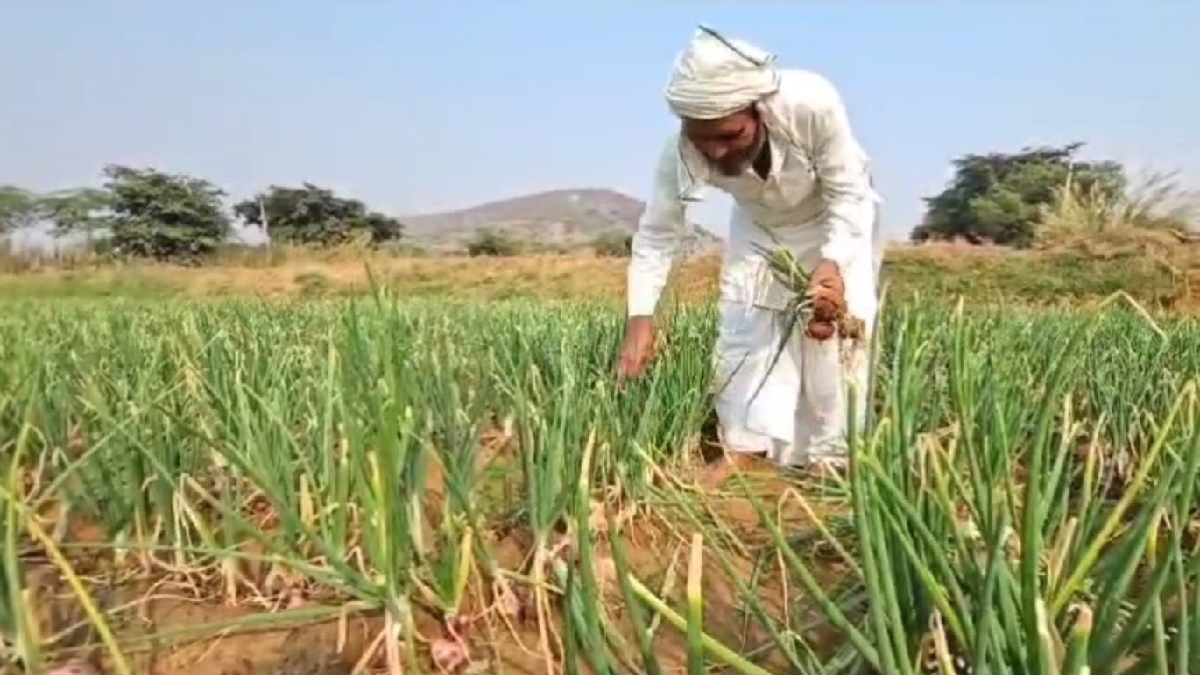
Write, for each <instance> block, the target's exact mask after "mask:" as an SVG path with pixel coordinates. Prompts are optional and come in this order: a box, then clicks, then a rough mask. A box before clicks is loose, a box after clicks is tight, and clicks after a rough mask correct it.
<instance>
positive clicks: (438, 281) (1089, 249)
mask: <svg viewBox="0 0 1200 675" xmlns="http://www.w3.org/2000/svg"><path fill="white" fill-rule="evenodd" d="M9 262H10V263H11V264H3V263H4V261H0V295H7V296H34V297H84V298H86V297H97V296H130V297H162V296H179V295H186V296H192V297H224V296H231V295H232V296H258V297H263V298H270V299H290V298H322V297H337V296H342V295H347V294H355V293H360V292H362V291H364V290H366V289H368V288H369V287H370V285H371V284H372V283H375V284H383V285H387V286H388V287H390V288H393V289H395V290H397V291H399V292H401V293H403V294H404V295H406V296H421V297H447V298H465V299H490V300H498V299H507V298H516V297H521V298H536V299H546V300H598V301H605V300H607V301H613V302H620V301H621V300H622V298H623V296H624V292H625V275H626V267H627V264H628V261H627V260H624V259H617V258H604V257H596V256H593V255H588V254H579V255H545V256H520V257H512V258H470V257H465V256H463V257H420V256H413V255H402V254H394V253H393V254H389V253H379V252H368V251H363V250H353V249H343V250H333V251H298V250H288V249H282V250H276V251H273V252H272V253H271V254H269V255H264V254H263V253H253V254H246V253H243V254H240V255H238V256H229V257H227V258H225V259H223V260H221V261H220V262H218V263H216V264H213V265H209V266H205V267H201V268H186V267H178V266H173V265H162V264H149V263H147V264H137V265H115V264H109V263H100V262H97V261H95V260H87V259H79V260H71V261H69V262H62V261H59V262H53V261H50V262H43V263H41V264H38V265H29V264H28V263H20V264H18V263H15V262H12V261H9ZM884 267H885V270H884V274H885V278H886V281H887V283H888V285H889V292H890V293H892V294H893V295H911V294H920V295H921V296H922V297H925V298H928V299H931V300H939V299H944V300H953V299H955V298H957V297H959V296H968V297H970V298H971V299H972V301H976V302H987V301H991V300H996V301H1020V302H1026V303H1032V304H1038V305H1045V304H1062V303H1068V304H1072V303H1079V302H1087V301H1089V300H1093V299H1097V298H1104V297H1107V296H1108V295H1110V294H1112V293H1113V292H1115V291H1118V290H1124V291H1126V292H1128V293H1130V294H1131V295H1133V296H1134V297H1136V298H1137V299H1138V300H1139V301H1142V302H1145V303H1147V304H1149V305H1154V306H1159V307H1165V308H1172V307H1181V306H1195V305H1196V304H1200V303H1197V297H1198V296H1197V295H1196V293H1197V291H1193V290H1192V289H1193V288H1200V244H1187V243H1181V242H1180V241H1179V240H1178V239H1176V238H1175V237H1173V236H1172V235H1171V233H1170V231H1169V230H1166V229H1134V228H1128V227H1110V228H1107V229H1104V230H1103V231H1094V232H1091V233H1089V234H1079V235H1076V236H1070V237H1068V236H1057V237H1055V238H1053V239H1049V240H1046V241H1043V242H1041V243H1040V245H1039V247H1038V248H1036V249H1035V250H1031V251H1013V250H1008V249H1001V248H993V247H980V246H971V245H968V244H954V243H944V244H926V245H921V246H909V245H895V246H892V247H891V248H890V249H889V251H888V253H887V257H886V261H885V266H884ZM719 270H720V260H719V257H718V256H717V255H710V256H706V257H702V258H696V259H693V260H690V261H687V262H685V263H684V264H683V265H682V266H681V267H680V268H679V269H678V270H677V271H676V274H675V277H674V279H673V280H672V282H671V284H670V286H669V291H668V292H669V293H670V294H671V295H672V296H673V297H674V298H675V299H677V300H681V301H686V302H693V301H706V300H711V299H712V298H714V297H715V295H716V291H717V287H718V276H719Z"/></svg>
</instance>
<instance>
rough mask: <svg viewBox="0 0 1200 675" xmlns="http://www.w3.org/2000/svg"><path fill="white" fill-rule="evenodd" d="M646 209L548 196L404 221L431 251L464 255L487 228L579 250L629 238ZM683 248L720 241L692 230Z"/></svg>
mask: <svg viewBox="0 0 1200 675" xmlns="http://www.w3.org/2000/svg"><path fill="white" fill-rule="evenodd" d="M644 208H645V204H643V203H642V202H641V201H638V200H637V199H634V198H633V197H630V196H628V195H624V194H621V193H620V192H616V191H614V190H602V189H595V188H584V189H578V190H551V191H548V192H539V193H537V194H532V195H525V196H522V197H515V198H512V199H505V200H501V201H495V202H488V203H486V204H480V205H478V206H474V207H471V208H469V209H463V210H461V211H449V212H446V213H432V214H423V215H413V216H404V217H402V218H401V220H402V221H403V222H404V224H405V227H406V238H407V239H408V240H409V241H410V242H412V243H414V244H416V245H418V246H421V247H424V248H428V249H433V250H455V249H462V248H464V247H465V246H466V243H467V242H468V241H470V240H471V239H472V238H473V237H474V236H475V235H476V234H477V233H478V232H479V231H480V230H482V229H485V228H490V229H494V230H500V231H503V232H506V233H508V234H511V235H513V236H515V237H517V238H519V239H522V240H524V241H528V242H532V243H535V244H537V245H538V246H542V247H561V248H577V247H583V246H587V245H589V244H590V243H591V242H593V241H595V240H596V238H597V237H599V236H601V235H604V234H609V233H612V232H624V233H630V232H633V230H634V228H635V227H636V225H637V220H638V217H639V216H641V214H642V211H643V210H644ZM691 229H692V233H691V234H690V235H689V240H688V242H687V248H688V249H689V250H700V249H706V248H710V247H711V246H713V245H714V244H716V243H718V240H717V239H716V238H714V237H712V236H710V235H708V234H707V233H705V232H702V231H700V230H698V229H697V228H691Z"/></svg>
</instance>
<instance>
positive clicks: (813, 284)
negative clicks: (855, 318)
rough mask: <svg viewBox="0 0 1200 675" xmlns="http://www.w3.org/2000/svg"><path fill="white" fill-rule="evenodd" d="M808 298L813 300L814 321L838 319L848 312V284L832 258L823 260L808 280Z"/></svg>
mask: <svg viewBox="0 0 1200 675" xmlns="http://www.w3.org/2000/svg"><path fill="white" fill-rule="evenodd" d="M808 299H809V301H811V302H812V308H813V312H812V318H813V321H820V322H829V321H834V322H836V321H838V320H840V319H841V318H842V315H843V314H845V313H846V284H845V282H843V281H842V271H841V270H840V269H839V268H838V265H837V263H835V262H834V261H832V260H822V261H821V262H819V263H817V266H816V267H815V268H813V271H812V276H811V277H809V280H808Z"/></svg>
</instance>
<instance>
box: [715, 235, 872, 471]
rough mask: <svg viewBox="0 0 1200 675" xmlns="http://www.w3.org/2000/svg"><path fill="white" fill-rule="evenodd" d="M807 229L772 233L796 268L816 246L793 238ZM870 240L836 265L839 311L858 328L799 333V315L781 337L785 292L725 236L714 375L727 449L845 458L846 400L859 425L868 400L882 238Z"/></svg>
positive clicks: (811, 262) (784, 457) (809, 263)
mask: <svg viewBox="0 0 1200 675" xmlns="http://www.w3.org/2000/svg"><path fill="white" fill-rule="evenodd" d="M738 217H739V216H737V215H735V221H736V220H737V218H738ZM740 217H742V218H744V217H745V215H744V214H740ZM876 227H878V220H876ZM743 231H744V230H743ZM807 232H811V230H807V231H806V230H805V229H804V228H797V234H798V235H799V236H800V238H801V239H800V240H798V241H797V240H796V238H793V241H792V242H788V241H787V237H786V233H785V232H780V234H781V235H782V236H781V237H780V238H781V240H782V241H781V243H782V244H783V245H786V246H788V247H789V248H791V249H792V251H793V253H795V254H796V256H797V258H798V259H799V260H800V263H801V264H802V265H804V267H805V269H812V268H813V266H815V265H816V262H817V260H816V259H814V256H816V255H817V253H816V247H815V246H811V245H809V242H806V241H804V240H803V239H802V238H803V237H805V236H806V234H807ZM873 239H876V241H877V238H875V237H873ZM874 249H875V250H874V251H872V253H871V255H864V256H863V257H862V258H861V259H860V262H857V263H855V264H853V265H851V266H850V267H849V268H847V269H844V270H842V278H843V281H844V282H845V287H846V305H847V311H848V313H849V314H850V315H852V316H854V317H856V318H859V319H861V320H862V321H863V323H864V326H865V330H864V337H863V338H862V339H858V340H846V339H842V338H841V337H840V336H835V337H834V338H831V339H829V340H824V341H818V340H814V339H812V338H809V337H808V336H806V335H804V325H803V323H797V324H796V325H795V326H792V327H790V332H789V333H787V334H786V342H785V340H784V338H785V332H784V331H786V330H788V329H789V327H788V326H787V325H785V324H786V321H787V319H786V317H785V316H784V314H783V312H782V309H783V306H784V303H786V301H787V295H786V292H785V291H783V289H781V288H779V287H778V284H776V283H775V282H774V280H773V279H772V278H771V276H770V271H769V270H768V269H767V268H766V263H765V261H764V260H763V259H762V256H761V254H759V253H758V252H757V251H755V250H754V249H753V248H752V247H751V246H747V245H745V243H741V244H740V245H739V242H735V241H731V242H730V247H729V250H728V252H727V254H726V259H725V263H724V267H723V270H722V278H721V301H720V305H719V308H720V328H719V333H718V336H717V344H716V354H715V362H716V363H715V366H716V368H715V376H716V377H715V382H714V387H715V404H716V412H717V417H718V421H719V423H720V427H721V434H722V441H723V443H724V445H725V446H726V448H727V449H728V450H730V451H733V452H753V453H764V452H765V453H767V454H768V455H769V456H770V457H771V458H772V459H773V460H775V461H776V462H778V463H780V464H784V465H789V466H796V465H803V464H806V463H808V462H810V461H812V460H815V459H821V460H835V461H836V460H841V459H843V458H845V456H846V447H847V438H848V436H847V433H848V431H858V430H859V429H854V430H850V429H849V428H848V422H849V419H850V411H851V406H854V408H853V409H854V411H855V413H854V418H855V420H857V421H858V423H859V425H861V421H862V420H864V419H865V417H866V411H867V405H868V395H869V391H868V388H869V382H870V366H871V363H870V362H871V356H870V337H871V335H872V334H873V333H874V325H875V315H876V313H877V308H878V276H879V267H880V263H881V258H882V256H881V255H880V251H881V247H879V246H878V244H876V245H875V247H874ZM781 345H782V349H781ZM860 428H861V427H860Z"/></svg>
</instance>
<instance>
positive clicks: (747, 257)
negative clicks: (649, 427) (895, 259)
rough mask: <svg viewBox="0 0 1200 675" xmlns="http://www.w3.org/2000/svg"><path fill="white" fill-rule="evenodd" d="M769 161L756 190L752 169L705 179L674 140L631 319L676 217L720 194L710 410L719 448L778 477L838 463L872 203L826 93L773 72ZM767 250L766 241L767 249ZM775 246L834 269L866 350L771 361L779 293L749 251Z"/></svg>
mask: <svg viewBox="0 0 1200 675" xmlns="http://www.w3.org/2000/svg"><path fill="white" fill-rule="evenodd" d="M758 107H759V110H760V111H761V112H762V113H763V118H764V121H765V122H766V127H767V131H768V142H769V143H770V147H771V162H772V164H771V171H770V173H769V174H768V178H767V179H766V180H765V181H764V180H762V179H760V178H759V177H758V176H757V175H756V174H755V173H754V172H753V170H752V169H747V171H746V172H745V173H744V174H743V175H741V176H736V177H728V176H724V175H721V174H720V173H719V172H716V171H713V170H711V169H710V168H709V166H708V164H707V162H706V161H705V160H704V159H703V157H702V156H701V155H700V154H699V153H698V152H697V151H696V149H695V148H694V147H692V146H691V144H690V143H688V142H687V141H686V140H684V139H682V138H681V137H679V136H678V135H676V136H673V137H672V138H671V139H669V140H668V142H667V145H666V148H665V149H664V151H663V154H662V157H661V158H660V160H659V164H658V170H657V172H656V175H655V181H654V189H653V192H652V193H651V196H650V199H649V200H648V203H647V206H646V211H645V213H644V214H643V215H642V218H641V221H640V223H639V225H638V230H637V232H636V233H635V235H634V237H633V259H632V261H631V262H630V266H629V279H628V301H629V306H628V311H629V315H630V316H647V315H652V314H653V313H654V310H655V307H656V305H657V304H658V300H659V297H660V296H661V294H662V290H663V287H664V286H665V285H666V281H667V277H668V276H669V273H670V270H671V266H672V264H673V263H674V259H675V254H676V252H677V250H678V246H679V241H680V234H681V233H682V230H683V227H684V223H685V212H686V204H687V203H689V202H694V201H696V200H697V199H698V198H699V196H700V195H699V193H700V191H701V190H702V189H703V188H705V187H709V186H711V187H714V188H717V189H720V190H724V191H725V192H728V193H729V194H730V195H731V196H732V197H733V198H734V200H735V202H736V206H735V207H734V209H733V215H732V218H731V219H730V224H729V239H728V241H727V243H726V246H725V255H724V261H723V264H722V269H721V280H720V292H721V298H720V333H719V335H718V338H717V346H716V354H715V363H716V385H717V387H718V389H717V393H716V409H717V415H718V418H719V421H720V426H721V430H722V434H723V439H724V442H725V444H726V446H727V447H728V448H729V449H730V450H733V451H742V452H768V453H770V454H771V455H772V456H773V457H774V458H775V459H776V460H777V461H779V462H781V463H785V464H800V463H804V462H805V461H808V460H810V459H812V458H814V457H818V456H820V457H831V458H832V457H840V456H842V455H843V454H844V452H845V450H844V448H845V436H846V419H847V408H848V403H849V400H850V399H849V397H850V396H853V397H854V399H855V405H856V406H857V410H858V414H857V417H858V419H862V418H863V415H864V412H863V411H864V410H865V405H866V396H867V382H868V376H869V371H868V368H869V360H870V359H869V346H868V343H869V336H870V335H871V334H872V332H873V327H874V323H875V315H876V313H877V309H878V295H877V293H878V278H879V267H880V263H881V261H882V257H883V256H882V242H881V241H880V240H879V236H878V207H879V201H880V200H879V197H878V195H877V194H876V192H875V190H874V189H873V188H872V185H871V177H870V174H869V171H868V161H867V156H866V154H865V153H864V152H863V150H862V148H861V147H860V145H859V144H858V142H857V141H856V139H855V138H854V135H853V133H852V132H851V129H850V124H849V120H848V117H847V114H846V111H845V108H844V106H843V104H842V101H841V97H840V96H839V95H838V93H837V91H836V89H835V88H834V87H833V85H832V84H831V83H829V81H828V80H826V79H824V78H822V77H821V76H819V75H816V74H814V73H810V72H806V71H801V70H781V71H780V87H779V91H778V92H777V93H776V94H774V95H772V96H769V97H768V98H766V99H765V100H763V101H762V102H760V103H759V105H758ZM773 239H774V241H772V240H773ZM756 244H757V245H761V246H766V247H768V248H770V247H774V246H780V245H783V246H787V247H789V248H790V249H791V250H792V252H793V253H794V254H795V255H796V257H797V258H798V259H799V261H800V263H801V264H802V265H804V266H805V268H806V269H812V268H813V267H814V266H815V265H816V263H817V262H818V261H819V260H821V259H829V260H833V261H835V262H836V263H837V264H838V266H839V268H840V269H841V271H842V277H843V279H844V281H845V286H846V303H847V307H848V311H849V313H850V314H852V315H853V316H855V317H858V318H859V319H862V320H863V322H864V323H865V325H866V329H867V330H866V334H867V336H868V338H867V339H864V340H861V341H855V342H853V343H851V342H850V341H845V340H840V339H835V340H828V341H825V342H818V341H816V340H812V339H810V338H808V337H805V336H803V335H801V334H800V331H797V332H796V334H795V335H794V336H793V337H792V338H791V339H790V340H789V347H788V349H786V350H785V351H784V353H783V354H782V355H781V356H780V357H779V359H778V361H777V362H776V364H775V366H774V367H773V368H772V367H771V362H772V361H773V360H774V359H775V356H776V353H777V352H778V349H779V343H780V340H781V337H782V335H783V333H782V330H783V325H782V321H781V318H780V317H781V314H780V310H781V309H783V307H784V304H785V303H786V302H787V300H788V293H787V291H786V290H785V289H783V288H782V287H781V286H780V285H779V284H778V283H777V282H775V280H774V279H773V277H772V276H771V273H770V271H769V269H768V268H767V266H766V263H765V261H764V260H763V258H762V256H761V255H760V254H759V253H758V252H757V251H756V250H755V245H756Z"/></svg>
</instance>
